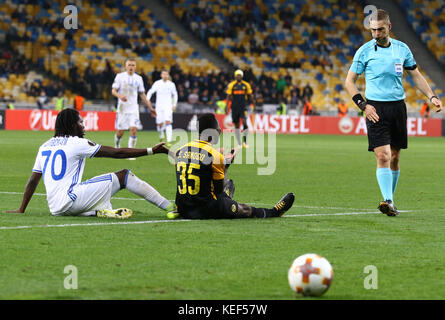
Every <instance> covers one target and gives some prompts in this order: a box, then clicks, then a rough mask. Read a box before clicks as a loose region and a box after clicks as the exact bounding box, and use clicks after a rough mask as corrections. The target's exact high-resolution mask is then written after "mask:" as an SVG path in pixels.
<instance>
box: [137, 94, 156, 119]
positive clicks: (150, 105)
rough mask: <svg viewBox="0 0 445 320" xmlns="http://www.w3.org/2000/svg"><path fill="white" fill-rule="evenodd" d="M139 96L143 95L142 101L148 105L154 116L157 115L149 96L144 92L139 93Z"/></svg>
mask: <svg viewBox="0 0 445 320" xmlns="http://www.w3.org/2000/svg"><path fill="white" fill-rule="evenodd" d="M139 97H141V99H142V101H143V102H144V104H145V105H146V106H147V107H148V109H150V114H151V116H152V117H153V118H155V117H156V111H155V109H154V108H153V105H152V104H151V101H150V100H148V99H147V97H146V96H145V94H144V93H143V92H140V93H139Z"/></svg>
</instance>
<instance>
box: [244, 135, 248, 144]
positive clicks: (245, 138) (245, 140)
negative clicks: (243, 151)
mask: <svg viewBox="0 0 445 320" xmlns="http://www.w3.org/2000/svg"><path fill="white" fill-rule="evenodd" d="M243 141H244V143H247V136H246V135H243Z"/></svg>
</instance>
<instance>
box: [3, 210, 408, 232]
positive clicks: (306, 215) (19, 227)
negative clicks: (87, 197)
mask: <svg viewBox="0 0 445 320" xmlns="http://www.w3.org/2000/svg"><path fill="white" fill-rule="evenodd" d="M403 212H409V211H403ZM377 213H380V212H379V211H374V212H339V213H324V214H323V213H315V214H287V215H284V216H283V218H295V217H321V216H349V215H361V214H377ZM189 221H196V220H191V219H177V220H142V221H122V222H97V223H70V224H47V225H36V226H11V227H6V226H5V227H0V230H19V229H32V228H67V227H90V226H108V225H133V224H152V223H170V222H189Z"/></svg>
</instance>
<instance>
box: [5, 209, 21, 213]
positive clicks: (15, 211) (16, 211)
mask: <svg viewBox="0 0 445 320" xmlns="http://www.w3.org/2000/svg"><path fill="white" fill-rule="evenodd" d="M24 212H25V211H23V210H20V209H17V210H6V211H4V213H24Z"/></svg>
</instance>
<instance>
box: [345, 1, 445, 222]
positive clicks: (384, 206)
mask: <svg viewBox="0 0 445 320" xmlns="http://www.w3.org/2000/svg"><path fill="white" fill-rule="evenodd" d="M369 27H370V29H371V34H372V38H373V40H371V41H369V42H367V43H365V44H364V45H363V46H362V47H360V48H359V50H358V51H357V53H356V54H355V56H354V60H353V63H352V65H351V68H350V69H349V71H348V75H347V77H346V80H345V88H346V90H347V91H348V93H349V94H350V95H351V97H352V99H353V101H354V102H355V103H356V104H357V106H358V107H359V108H360V109H361V110H362V111H363V113H364V115H365V116H366V125H367V129H368V130H367V132H368V142H369V148H368V150H369V151H373V152H374V155H375V158H376V162H377V171H376V176H377V182H378V185H379V187H380V191H381V193H382V196H383V201H381V202H380V203H379V207H378V208H379V210H380V211H381V212H382V213H384V214H386V215H388V216H397V215H399V212H398V210H397V208H396V207H395V206H394V192H395V190H396V187H397V182H398V179H399V176H400V165H399V162H400V150H401V149H406V148H407V140H408V139H407V126H406V120H407V112H406V105H405V101H404V98H405V93H404V91H403V85H402V76H403V70H406V71H407V72H408V73H409V74H410V76H411V77H412V79H413V81H414V84H415V86H416V87H417V88H418V89H419V90H420V91H421V92H422V93H423V94H424V95H425V96H427V97H428V99H429V101H430V102H431V104H433V105H434V106H435V107H436V112H440V111H441V110H442V102H441V101H440V100H439V98H438V97H437V96H435V94H434V93H433V91H432V90H431V87H430V86H429V84H428V83H427V82H426V80H425V78H424V77H423V76H422V74H421V73H420V72H419V69H418V68H417V64H416V62H415V60H414V57H413V55H412V53H411V51H410V49H409V48H408V46H407V45H406V44H404V43H403V42H401V41H397V40H394V39H391V38H390V36H389V32H390V30H391V22H390V19H389V15H388V13H387V12H386V11H384V10H381V9H379V10H378V12H377V15H374V16H371V19H370V24H369ZM391 46H392V47H391ZM363 72H364V74H365V81H366V92H365V98H363V96H362V95H361V94H360V92H359V91H358V89H357V86H356V85H355V83H356V80H357V78H358V76H359V75H360V74H362V73H363ZM394 83H396V86H394ZM387 84H391V85H387ZM368 95H369V96H368ZM376 97H377V98H376Z"/></svg>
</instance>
